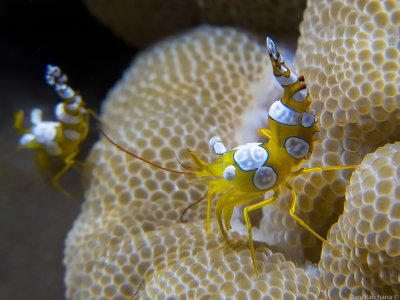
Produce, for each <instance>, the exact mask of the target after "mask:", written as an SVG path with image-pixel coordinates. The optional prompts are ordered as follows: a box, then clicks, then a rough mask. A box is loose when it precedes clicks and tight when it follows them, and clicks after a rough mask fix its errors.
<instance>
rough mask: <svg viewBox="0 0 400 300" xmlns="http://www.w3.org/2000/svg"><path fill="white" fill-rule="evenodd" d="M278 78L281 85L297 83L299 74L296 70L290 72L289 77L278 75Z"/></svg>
mask: <svg viewBox="0 0 400 300" xmlns="http://www.w3.org/2000/svg"><path fill="white" fill-rule="evenodd" d="M285 69H286V68H285ZM282 71H285V72H286V71H287V69H286V70H282ZM276 80H278V82H279V84H280V85H289V84H293V83H295V82H296V81H297V75H296V74H295V73H294V72H290V75H289V77H286V76H276Z"/></svg>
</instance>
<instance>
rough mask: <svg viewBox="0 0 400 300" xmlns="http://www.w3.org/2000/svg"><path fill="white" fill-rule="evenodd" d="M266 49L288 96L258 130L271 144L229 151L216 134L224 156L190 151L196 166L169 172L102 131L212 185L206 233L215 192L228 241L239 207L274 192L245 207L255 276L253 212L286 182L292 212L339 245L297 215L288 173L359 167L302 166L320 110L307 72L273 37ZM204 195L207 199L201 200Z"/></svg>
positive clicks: (217, 212) (215, 142) (216, 143)
mask: <svg viewBox="0 0 400 300" xmlns="http://www.w3.org/2000/svg"><path fill="white" fill-rule="evenodd" d="M267 50H268V54H269V57H270V60H271V63H272V68H273V73H274V75H275V78H276V80H277V81H278V82H279V83H280V84H281V86H282V87H283V88H284V96H283V97H282V99H280V100H278V101H275V102H274V103H273V104H272V106H271V108H270V110H269V115H268V120H269V127H270V129H264V128H262V129H259V130H258V132H259V133H260V134H261V135H263V136H265V137H267V138H268V142H266V143H248V144H244V145H241V146H238V147H236V148H234V149H233V150H230V151H227V149H226V147H225V146H224V144H223V143H222V141H221V139H220V138H219V137H217V136H214V137H212V138H211V140H210V146H211V147H212V149H213V150H214V152H215V153H216V154H217V155H219V157H218V158H217V159H215V160H214V161H213V162H211V163H207V162H205V161H203V160H201V159H200V158H199V156H198V155H197V154H195V153H194V152H192V151H190V150H188V151H189V154H190V156H191V158H192V160H193V162H194V164H195V165H196V167H195V168H192V167H187V166H184V167H185V168H186V169H188V170H190V172H180V171H174V170H167V169H165V168H162V167H160V166H157V165H154V164H153V163H150V162H148V161H145V160H144V159H142V158H140V157H138V156H137V155H135V154H133V153H130V152H128V151H127V150H125V149H123V148H122V147H120V146H118V145H117V144H116V143H115V142H113V141H112V140H111V139H110V138H109V137H107V136H106V135H105V134H104V132H103V135H104V136H105V137H106V138H107V139H108V140H109V141H110V142H111V143H113V144H114V145H115V146H116V147H118V148H119V149H120V150H123V151H124V152H126V153H127V154H129V155H131V156H133V157H135V158H138V159H140V160H142V161H144V162H146V163H148V164H151V165H152V166H154V167H157V168H160V169H163V170H166V171H169V172H173V173H179V174H183V175H189V176H194V177H195V178H199V179H201V180H200V182H201V183H204V184H207V185H208V192H207V199H208V206H207V223H206V231H207V233H208V232H210V223H211V209H212V200H213V199H214V196H217V197H216V198H217V203H216V207H215V215H216V218H217V221H218V225H219V227H220V230H221V233H222V235H223V237H224V238H225V240H227V241H228V237H227V234H226V230H229V229H230V222H231V218H232V214H233V210H234V208H235V207H236V206H239V205H243V204H247V203H249V202H251V201H252V200H255V199H258V198H261V197H263V196H264V195H265V194H266V193H267V192H270V191H272V192H274V194H273V196H272V197H270V198H268V199H264V200H261V201H260V202H258V203H256V204H250V205H248V206H247V207H245V208H244V211H243V213H244V219H245V222H246V226H247V230H248V235H249V246H250V252H251V257H252V260H253V266H254V270H255V272H256V274H258V272H257V265H256V262H255V257H254V246H253V239H252V230H251V223H250V219H249V215H248V214H249V212H250V211H253V210H256V209H260V208H263V207H265V206H267V205H269V204H271V203H273V202H274V201H275V200H276V199H278V197H279V193H280V187H281V186H282V185H283V186H285V187H286V188H287V189H289V190H290V192H291V194H292V196H293V202H292V205H291V208H290V211H289V213H290V215H291V216H292V217H293V218H294V219H295V220H296V221H297V222H298V223H299V225H301V226H302V227H304V228H305V229H307V230H308V231H309V232H310V233H312V234H313V235H314V236H315V237H317V238H318V239H320V240H321V241H322V242H323V243H325V244H327V245H328V246H330V247H332V248H333V249H336V248H334V247H333V246H332V245H330V244H329V243H328V242H327V241H326V240H325V239H324V238H322V237H321V236H320V235H318V234H317V233H316V232H315V231H314V230H312V229H311V228H310V227H309V226H308V225H307V224H305V223H304V221H302V220H301V219H300V218H299V217H298V216H296V214H295V207H296V203H297V196H296V193H295V191H294V189H293V188H292V187H291V186H290V185H289V184H288V182H287V181H286V180H287V179H288V178H289V177H295V176H298V175H300V174H302V173H309V172H320V171H328V170H341V169H350V168H356V167H357V166H333V167H321V168H310V169H305V168H302V169H299V167H300V166H301V164H302V163H303V161H304V160H305V159H308V158H310V156H311V154H312V151H313V149H314V143H315V141H316V140H317V139H318V133H319V127H318V118H317V117H316V113H315V111H314V110H313V109H310V105H311V100H310V95H309V91H308V89H307V85H306V84H305V79H304V76H303V75H301V76H297V75H296V74H295V73H293V72H292V71H291V70H290V69H289V68H288V67H287V66H286V65H285V62H284V60H283V59H282V57H281V56H280V54H279V51H278V50H277V49H276V46H275V43H274V42H273V41H272V40H271V39H270V38H267ZM204 198H205V197H203V198H202V199H204ZM202 199H200V200H199V201H201V200H202ZM199 201H197V202H195V203H198V202H199ZM193 205H194V204H193ZM191 206H192V205H191ZM191 206H189V207H188V208H190V207H191ZM186 210H187V209H186ZM186 210H185V211H186ZM185 211H184V212H185Z"/></svg>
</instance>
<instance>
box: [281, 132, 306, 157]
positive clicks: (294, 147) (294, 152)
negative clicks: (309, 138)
mask: <svg viewBox="0 0 400 300" xmlns="http://www.w3.org/2000/svg"><path fill="white" fill-rule="evenodd" d="M285 149H286V151H287V152H288V153H289V154H290V155H291V156H293V157H294V158H304V157H305V156H306V155H307V153H308V152H309V150H310V145H309V144H308V143H307V142H306V141H305V140H303V139H301V138H298V137H295V136H292V137H290V138H288V139H286V141H285Z"/></svg>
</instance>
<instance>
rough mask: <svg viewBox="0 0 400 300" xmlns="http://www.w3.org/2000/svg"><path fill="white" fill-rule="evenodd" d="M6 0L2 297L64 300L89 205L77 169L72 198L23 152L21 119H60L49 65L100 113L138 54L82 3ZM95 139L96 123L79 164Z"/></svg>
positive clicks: (0, 34) (0, 68)
mask: <svg viewBox="0 0 400 300" xmlns="http://www.w3.org/2000/svg"><path fill="white" fill-rule="evenodd" d="M0 1H1V2H0V299H63V298H64V290H65V288H64V283H63V276H64V267H63V265H62V257H63V249H64V239H65V237H66V234H67V232H68V231H69V230H70V228H71V227H72V224H73V221H74V219H75V218H76V217H77V215H78V213H79V210H80V205H81V202H82V201H83V188H82V184H81V177H80V174H79V172H76V171H75V170H70V171H69V172H68V173H67V174H66V176H65V177H64V178H63V179H62V181H61V185H62V186H63V187H64V189H66V190H67V191H68V192H70V193H72V194H73V197H71V198H65V197H63V196H62V195H61V194H60V193H59V192H58V191H56V190H55V189H54V188H53V187H52V186H51V184H50V183H49V180H51V175H49V174H46V175H43V173H41V172H39V171H38V169H37V168H36V165H35V163H34V157H35V155H34V152H33V151H29V150H19V151H16V146H17V143H18V135H17V133H16V132H15V130H14V128H13V118H14V114H15V113H16V112H17V111H18V110H19V109H24V110H25V111H26V112H27V113H29V111H30V110H31V109H32V108H33V107H39V108H42V109H43V111H44V118H45V119H49V120H53V113H52V111H53V108H54V105H55V104H56V103H57V102H58V101H59V99H58V98H57V96H56V94H55V93H54V91H53V90H52V88H51V87H49V86H47V85H46V84H45V82H44V80H43V75H44V70H45V66H46V64H48V63H51V64H55V65H59V66H60V67H61V68H62V70H63V71H64V72H65V73H66V74H67V75H68V76H69V78H70V83H71V86H72V87H73V88H74V89H75V90H79V91H80V92H81V94H82V95H83V97H84V100H85V101H86V103H87V104H88V106H89V107H91V108H93V109H94V110H95V111H99V108H100V103H101V101H102V100H103V99H104V98H105V96H106V93H107V91H108V90H109V89H110V88H111V87H112V86H113V85H114V83H115V82H116V81H117V80H118V78H119V77H120V76H121V74H122V72H123V70H124V69H125V68H126V67H127V66H128V64H129V62H130V61H131V59H132V57H133V56H134V53H135V52H136V50H135V49H132V48H131V47H129V46H128V45H126V44H124V43H123V42H122V41H120V40H119V39H117V38H116V37H114V36H113V34H112V33H111V32H110V31H109V30H107V29H106V28H104V27H103V26H102V25H100V24H99V23H98V22H97V21H96V20H95V19H94V18H93V17H92V16H91V15H89V13H88V11H87V10H86V8H85V7H84V6H83V4H82V3H81V1H79V0H32V1H20V0H17V1H16V0H8V1H5V0H0ZM96 139H97V132H96V130H95V125H94V122H93V123H92V130H91V133H90V136H89V138H88V140H87V141H85V142H84V145H83V149H82V153H81V155H80V160H84V158H85V155H86V154H87V152H88V149H90V146H91V145H92V143H93V142H94V141H95V140H96Z"/></svg>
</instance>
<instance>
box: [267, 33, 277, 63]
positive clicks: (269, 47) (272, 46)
mask: <svg viewBox="0 0 400 300" xmlns="http://www.w3.org/2000/svg"><path fill="white" fill-rule="evenodd" d="M267 50H268V53H269V54H270V55H272V56H273V58H274V59H278V53H277V51H276V46H275V42H274V41H273V40H272V39H271V38H270V37H269V36H267Z"/></svg>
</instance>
